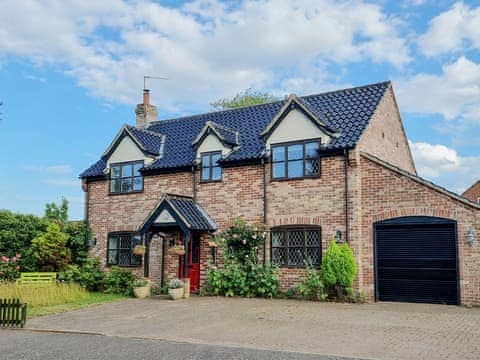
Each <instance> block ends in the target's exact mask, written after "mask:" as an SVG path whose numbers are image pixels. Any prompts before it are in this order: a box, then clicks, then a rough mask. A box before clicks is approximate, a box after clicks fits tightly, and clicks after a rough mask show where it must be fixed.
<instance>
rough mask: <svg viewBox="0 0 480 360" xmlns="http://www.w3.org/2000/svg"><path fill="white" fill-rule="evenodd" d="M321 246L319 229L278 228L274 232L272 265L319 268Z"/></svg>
mask: <svg viewBox="0 0 480 360" xmlns="http://www.w3.org/2000/svg"><path fill="white" fill-rule="evenodd" d="M321 244H322V242H321V233H320V228H319V227H309V228H284V229H282V228H277V229H275V230H273V231H272V243H271V249H272V250H271V251H272V263H273V264H275V265H278V266H280V267H305V266H306V264H310V265H312V266H314V267H319V266H320V263H321V261H322V246H321Z"/></svg>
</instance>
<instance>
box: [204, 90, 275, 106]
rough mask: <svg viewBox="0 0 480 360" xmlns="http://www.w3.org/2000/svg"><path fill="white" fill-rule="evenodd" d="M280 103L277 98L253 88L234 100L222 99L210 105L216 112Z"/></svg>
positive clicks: (236, 96)
mask: <svg viewBox="0 0 480 360" xmlns="http://www.w3.org/2000/svg"><path fill="white" fill-rule="evenodd" d="M274 101H278V98H277V97H276V96H273V95H272V94H269V93H266V92H259V91H254V90H252V88H248V89H247V90H244V91H241V92H239V93H238V94H237V95H235V96H234V97H233V98H232V99H220V100H217V101H214V102H212V103H210V105H211V106H212V107H213V108H214V109H215V110H228V109H238V108H242V107H245V106H251V105H259V104H266V103H270V102H274Z"/></svg>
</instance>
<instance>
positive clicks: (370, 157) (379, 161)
mask: <svg viewBox="0 0 480 360" xmlns="http://www.w3.org/2000/svg"><path fill="white" fill-rule="evenodd" d="M360 154H361V156H363V157H364V158H366V159H368V160H370V161H372V162H374V163H376V164H379V165H381V166H383V167H385V168H387V169H389V170H392V171H395V172H396V173H398V174H400V175H403V176H406V177H408V178H409V179H411V180H413V181H416V182H418V183H420V184H422V185H425V186H427V187H429V188H430V189H433V190H435V191H437V192H439V193H442V194H444V195H446V196H448V197H450V198H452V199H455V200H457V201H460V202H461V203H463V204H465V205H468V206H470V207H473V208H475V209H480V205H479V204H477V203H474V202H472V201H470V200H468V199H467V198H464V197H463V196H460V195H458V194H456V193H454V192H452V191H450V190H447V189H445V188H444V187H441V186H439V185H437V184H434V183H433V182H431V181H428V180H425V179H424V178H421V177H420V176H418V175H415V174H412V173H410V172H408V171H405V170H403V169H401V168H399V167H397V166H395V165H392V164H390V163H389V162H386V161H384V160H382V159H379V158H378V157H376V156H374V155H372V154H369V153H366V152H363V151H362V152H361V153H360Z"/></svg>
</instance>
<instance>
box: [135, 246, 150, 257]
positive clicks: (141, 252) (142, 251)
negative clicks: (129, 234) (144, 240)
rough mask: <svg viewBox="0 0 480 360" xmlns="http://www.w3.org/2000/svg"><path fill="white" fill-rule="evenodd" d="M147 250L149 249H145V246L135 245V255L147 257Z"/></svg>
mask: <svg viewBox="0 0 480 360" xmlns="http://www.w3.org/2000/svg"><path fill="white" fill-rule="evenodd" d="M146 249H147V248H146V247H145V245H135V247H134V248H133V253H134V254H135V255H139V256H143V255H145V251H146Z"/></svg>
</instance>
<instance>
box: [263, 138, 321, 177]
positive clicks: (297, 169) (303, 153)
mask: <svg viewBox="0 0 480 360" xmlns="http://www.w3.org/2000/svg"><path fill="white" fill-rule="evenodd" d="M319 149H320V140H307V141H300V142H291V143H285V144H276V145H272V178H273V179H277V180H278V179H298V178H305V177H316V176H319V175H320V157H319Z"/></svg>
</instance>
